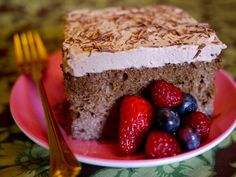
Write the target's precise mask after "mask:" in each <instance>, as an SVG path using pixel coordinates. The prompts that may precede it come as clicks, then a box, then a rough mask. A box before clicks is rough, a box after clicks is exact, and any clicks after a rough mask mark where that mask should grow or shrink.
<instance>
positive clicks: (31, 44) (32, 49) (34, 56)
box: [26, 31, 37, 60]
mask: <svg viewBox="0 0 236 177" xmlns="http://www.w3.org/2000/svg"><path fill="white" fill-rule="evenodd" d="M26 36H27V39H28V41H29V48H30V52H31V56H32V59H33V60H36V59H37V50H36V46H35V41H34V38H33V34H32V32H31V31H28V32H27V33H26Z"/></svg>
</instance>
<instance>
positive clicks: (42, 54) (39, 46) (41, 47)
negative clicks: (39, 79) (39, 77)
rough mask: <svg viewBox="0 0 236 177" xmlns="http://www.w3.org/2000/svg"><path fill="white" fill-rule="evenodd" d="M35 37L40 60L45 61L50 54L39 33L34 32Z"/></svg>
mask: <svg viewBox="0 0 236 177" xmlns="http://www.w3.org/2000/svg"><path fill="white" fill-rule="evenodd" d="M33 35H34V39H35V44H36V47H37V49H38V54H39V56H40V58H41V59H43V60H45V59H47V56H48V54H47V51H46V48H45V46H44V44H43V41H42V39H41V37H40V35H39V33H38V32H34V33H33Z"/></svg>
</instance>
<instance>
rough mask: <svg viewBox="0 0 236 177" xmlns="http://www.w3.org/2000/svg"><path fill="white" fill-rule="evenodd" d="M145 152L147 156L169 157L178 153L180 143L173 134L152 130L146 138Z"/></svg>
mask: <svg viewBox="0 0 236 177" xmlns="http://www.w3.org/2000/svg"><path fill="white" fill-rule="evenodd" d="M145 153H146V156H147V157H149V158H162V157H171V156H175V155H177V154H179V153H180V145H179V143H178V141H177V140H176V139H175V137H174V136H172V135H170V134H168V133H166V132H164V131H153V132H151V133H150V134H149V136H148V138H147V142H146V146H145Z"/></svg>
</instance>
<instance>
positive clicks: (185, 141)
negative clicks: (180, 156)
mask: <svg viewBox="0 0 236 177" xmlns="http://www.w3.org/2000/svg"><path fill="white" fill-rule="evenodd" d="M178 138H179V141H180V144H181V145H182V146H183V148H184V149H185V150H193V149H196V148H198V147H199V146H200V137H199V135H198V133H197V132H196V131H194V130H193V129H192V128H190V127H184V128H181V129H180V130H179V132H178Z"/></svg>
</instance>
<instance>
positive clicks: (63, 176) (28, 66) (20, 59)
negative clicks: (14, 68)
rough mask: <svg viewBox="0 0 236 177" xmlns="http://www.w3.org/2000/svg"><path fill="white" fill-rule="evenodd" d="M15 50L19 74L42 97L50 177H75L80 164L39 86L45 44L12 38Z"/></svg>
mask: <svg viewBox="0 0 236 177" xmlns="http://www.w3.org/2000/svg"><path fill="white" fill-rule="evenodd" d="M14 47H15V54H16V59H17V64H18V66H19V68H20V70H21V72H22V73H24V74H26V75H28V76H31V77H32V79H33V80H34V82H35V84H36V86H37V89H38V91H39V93H40V96H41V100H42V104H43V108H44V113H45V117H46V121H47V126H48V141H49V151H50V172H49V173H50V176H53V177H75V176H76V175H77V174H79V173H80V171H81V164H80V162H79V161H77V160H76V158H75V156H74V155H73V153H72V152H71V150H70V148H69V147H68V145H67V143H66V142H65V140H64V138H63V136H62V134H61V132H60V129H59V127H58V124H57V122H56V120H55V118H54V116H53V112H52V109H51V107H50V106H49V102H48V99H47V95H46V92H45V88H44V85H43V82H42V72H43V71H44V70H45V69H46V67H47V63H48V60H47V58H48V57H47V52H46V49H45V47H44V44H43V42H42V40H41V38H40V36H39V34H38V33H37V32H30V31H29V32H26V33H21V34H15V35H14Z"/></svg>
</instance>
